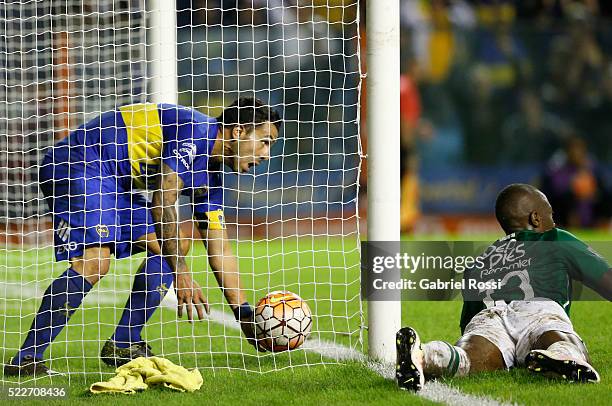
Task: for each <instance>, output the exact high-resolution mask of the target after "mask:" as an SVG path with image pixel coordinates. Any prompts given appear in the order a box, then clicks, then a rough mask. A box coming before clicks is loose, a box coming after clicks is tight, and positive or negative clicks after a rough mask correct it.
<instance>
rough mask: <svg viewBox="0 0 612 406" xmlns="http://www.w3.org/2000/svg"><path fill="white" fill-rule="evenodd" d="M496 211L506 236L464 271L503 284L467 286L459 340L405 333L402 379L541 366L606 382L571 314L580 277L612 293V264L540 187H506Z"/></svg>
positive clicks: (401, 337)
mask: <svg viewBox="0 0 612 406" xmlns="http://www.w3.org/2000/svg"><path fill="white" fill-rule="evenodd" d="M495 214H496V217H497V220H498V222H499V224H500V225H501V227H502V228H503V229H504V231H505V233H506V236H505V237H504V238H501V239H500V240H498V241H496V242H495V243H493V244H492V245H491V246H490V247H489V248H488V249H487V250H486V251H485V253H483V254H482V255H481V256H480V257H479V261H476V263H477V264H478V265H477V266H474V267H473V268H472V269H470V270H468V271H466V273H465V275H464V278H468V279H469V278H473V279H476V280H478V281H483V282H492V281H497V282H498V285H497V288H496V289H491V290H486V291H469V290H464V292H463V296H464V305H463V311H462V314H461V322H460V326H461V333H462V334H463V335H462V337H461V338H460V339H459V340H458V341H457V343H456V344H455V345H452V344H450V343H447V342H444V341H432V342H428V343H425V344H423V345H422V346H421V343H420V339H419V336H418V334H417V333H416V331H415V330H414V329H412V328H410V327H405V328H402V329H401V330H400V331H399V332H398V333H397V373H396V378H397V381H398V385H399V387H400V388H402V389H411V390H419V389H420V388H421V387H422V386H423V384H424V382H425V379H426V378H427V379H431V378H436V377H439V376H464V375H467V374H473V373H477V372H482V371H494V370H498V369H510V368H511V367H513V366H526V367H527V368H528V369H529V370H530V371H532V372H534V373H541V374H544V375H546V376H552V377H561V378H563V379H566V380H569V381H576V382H599V375H598V373H597V371H595V369H594V368H593V367H592V366H591V365H590V359H589V355H588V353H587V350H586V347H585V345H584V343H583V342H582V339H581V338H580V336H579V335H578V334H577V333H576V332H575V331H574V328H573V326H572V323H571V321H570V319H569V309H570V305H571V292H572V281H573V280H574V281H580V282H582V283H584V284H585V285H586V286H588V287H590V288H591V289H593V290H595V291H596V292H598V293H599V294H600V295H601V296H602V297H604V298H605V299H607V300H612V270H611V269H610V265H609V264H608V263H607V262H606V260H605V259H603V258H602V257H601V256H600V255H599V254H597V253H596V252H595V251H593V250H592V249H591V248H590V247H589V246H588V245H586V244H585V243H584V242H582V241H580V240H579V239H577V238H576V237H574V236H573V235H572V234H570V233H569V232H567V231H565V230H562V229H559V228H556V227H555V223H554V221H553V212H552V208H551V206H550V203H549V202H548V199H547V198H546V196H545V195H544V194H543V193H542V192H540V191H539V190H538V189H536V188H535V187H533V186H530V185H525V184H513V185H510V186H508V187H506V188H505V189H503V190H502V191H501V192H500V194H499V196H498V197H497V201H496V204H495Z"/></svg>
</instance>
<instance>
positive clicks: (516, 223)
mask: <svg viewBox="0 0 612 406" xmlns="http://www.w3.org/2000/svg"><path fill="white" fill-rule="evenodd" d="M536 196H538V189H536V188H535V187H533V186H531V185H527V184H525V183H513V184H512V185H508V186H506V187H505V188H504V189H503V190H502V191H501V192H499V195H497V200H496V201H495V217H496V218H497V221H498V222H499V225H500V226H501V227H502V228H503V229H504V231H505V232H506V233H511V232H513V231H517V230H518V229H520V227H521V220H522V217H524V216H528V215H529V211H530V210H531V204H527V205H525V204H524V203H525V201H524V200H523V199H525V198H528V199H533V198H535V197H536Z"/></svg>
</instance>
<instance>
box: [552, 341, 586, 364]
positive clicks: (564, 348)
mask: <svg viewBox="0 0 612 406" xmlns="http://www.w3.org/2000/svg"><path fill="white" fill-rule="evenodd" d="M547 350H548V351H550V352H552V353H553V354H555V355H559V356H561V357H563V358H571V359H573V360H574V361H580V362H587V357H586V355H585V354H584V353H583V352H582V350H581V349H580V348H578V347H577V346H576V345H574V344H572V343H570V342H567V341H557V342H555V343H552V344H551V345H550V347H548V348H547ZM587 363H588V362H587Z"/></svg>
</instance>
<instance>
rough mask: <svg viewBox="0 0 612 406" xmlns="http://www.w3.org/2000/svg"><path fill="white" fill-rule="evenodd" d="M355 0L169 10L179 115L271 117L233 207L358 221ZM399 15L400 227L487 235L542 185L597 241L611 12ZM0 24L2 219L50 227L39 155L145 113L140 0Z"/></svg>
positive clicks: (430, 3)
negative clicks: (514, 203) (122, 109)
mask: <svg viewBox="0 0 612 406" xmlns="http://www.w3.org/2000/svg"><path fill="white" fill-rule="evenodd" d="M368 1H371V2H375V1H376V0H361V1H359V2H358V1H357V0H177V1H176V5H177V69H178V77H177V78H176V80H177V81H178V86H179V103H181V104H184V105H187V106H193V107H195V108H198V109H200V110H202V111H204V112H206V113H209V114H211V115H213V116H214V115H217V114H218V113H219V111H220V109H221V107H222V106H224V105H227V104H229V103H230V102H231V101H233V99H234V98H235V97H236V96H239V95H255V96H257V97H260V98H261V99H263V100H266V101H267V102H269V103H270V104H271V105H272V106H274V107H276V108H278V109H279V110H280V112H281V115H282V117H283V118H284V125H283V131H282V134H283V137H282V139H281V141H280V142H278V143H277V145H276V146H275V148H274V149H273V153H274V156H273V158H272V160H271V161H270V162H269V165H268V167H267V168H257V170H256V171H255V175H256V176H253V177H249V178H244V179H243V180H241V181H240V182H238V180H237V178H236V177H235V176H232V175H228V176H227V179H226V185H227V186H228V188H227V190H228V191H231V193H229V192H228V194H227V196H228V197H227V205H228V210H233V211H234V212H236V214H238V215H240V213H241V212H242V213H244V216H245V217H244V218H245V219H247V220H249V221H254V219H256V218H264V219H266V220H265V221H268V222H269V221H272V220H271V219H275V218H296V217H297V218H305V217H309V216H310V217H316V218H321V219H327V221H331V220H330V219H333V218H346V217H350V216H353V218H354V216H355V209H356V203H357V199H356V198H355V196H356V190H357V182H358V180H359V184H360V187H361V189H360V190H361V192H362V193H361V194H360V197H361V198H360V199H359V203H360V210H361V213H362V218H364V217H365V216H366V211H367V204H366V203H367V202H366V199H365V198H364V197H365V196H366V193H367V176H366V174H367V168H366V167H367V159H364V157H365V153H366V152H367V134H366V125H365V124H366V123H365V121H366V119H367V114H366V112H367V103H366V101H367V98H366V94H365V93H366V92H367V79H365V80H363V82H362V81H360V79H361V78H364V77H365V76H366V74H367V66H366V60H365V59H366V57H365V56H366V53H365V50H366V47H367V38H366V25H367V15H366V11H365V8H366V7H365V6H366V2H368ZM399 1H400V21H401V61H402V62H401V63H402V66H401V72H402V74H401V89H400V91H401V134H400V135H401V140H402V175H403V176H402V228H403V229H404V230H405V231H417V232H419V231H420V232H438V231H443V232H448V231H455V232H464V231H473V230H479V228H483V229H485V230H488V231H490V230H491V228H492V227H497V226H496V225H495V224H494V223H493V224H492V225H491V221H490V220H491V219H492V208H493V204H494V201H495V197H496V194H497V192H498V191H499V190H500V189H501V188H502V187H503V186H505V185H507V184H509V183H512V182H528V183H532V184H535V185H538V186H540V187H541V188H542V190H544V191H545V193H546V194H547V195H548V196H549V198H550V200H551V203H552V205H553V208H554V210H555V216H556V220H557V221H558V223H559V224H560V225H562V226H565V227H600V228H608V227H609V225H610V215H611V209H610V207H611V206H612V205H610V204H609V203H608V202H609V200H610V197H611V195H612V193H611V189H610V185H609V182H610V181H609V179H610V174H611V173H612V143H611V142H610V141H609V140H610V138H611V137H610V135H611V134H610V133H611V132H612V2H610V1H603V0H601V1H598V0H519V1H504V0H473V1H467V0H399ZM5 14H6V15H5V17H6V24H4V25H3V26H2V29H0V31H1V32H0V34H2V35H3V36H4V37H5V38H6V39H7V41H5V42H3V43H2V45H0V51H3V52H6V55H7V58H6V59H5V60H4V61H3V63H0V74H2V76H3V77H4V78H5V82H6V84H5V86H0V107H1V108H2V110H3V111H4V112H5V115H6V117H5V119H4V120H0V135H2V134H5V133H6V134H7V136H6V137H4V136H0V162H4V164H0V165H1V167H0V169H1V170H0V217H1V218H5V217H6V218H9V219H17V220H19V219H24V218H25V219H28V218H30V217H31V216H34V215H37V214H39V213H40V214H44V213H45V206H44V204H42V203H41V202H42V200H41V199H40V196H39V194H38V184H37V182H36V179H37V165H38V162H40V158H41V155H40V154H41V153H42V151H44V150H45V148H46V147H48V146H50V145H51V144H52V143H53V141H54V140H56V139H59V138H62V137H64V136H65V135H66V134H67V133H68V131H69V130H70V129H73V128H76V126H78V125H80V124H82V123H83V122H85V121H87V120H89V119H91V118H93V117H94V116H95V115H97V114H99V113H100V112H101V111H105V110H108V109H112V108H115V107H116V106H118V105H122V104H126V103H134V102H142V101H145V100H148V99H149V96H150V95H149V93H148V92H149V90H150V89H149V85H148V81H147V65H148V63H149V61H148V60H147V58H148V56H147V55H148V53H147V49H146V48H147V46H146V44H147V34H146V31H147V24H146V21H147V12H146V9H145V8H144V2H143V1H142V0H96V1H87V0H83V1H82V2H69V1H67V0H53V1H51V0H46V1H41V2H29V3H27V5H24V6H23V7H12V8H7V9H6V12H5ZM358 22H359V24H358ZM92 27H95V29H92ZM360 47H361V53H359V50H360ZM162 75H163V73H162ZM168 80H174V78H168ZM392 102H394V101H390V103H392ZM360 141H361V144H360ZM360 145H361V146H362V147H363V149H361V150H360ZM360 161H361V162H362V163H363V165H362V167H361V168H362V171H361V172H360V173H358V167H359V163H360ZM256 191H265V192H262V193H257V192H256ZM496 230H497V228H496Z"/></svg>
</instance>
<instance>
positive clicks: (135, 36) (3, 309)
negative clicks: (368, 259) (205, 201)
mask: <svg viewBox="0 0 612 406" xmlns="http://www.w3.org/2000/svg"><path fill="white" fill-rule="evenodd" d="M229 3H230V2H220V1H213V0H207V1H203V2H195V1H194V2H189V1H182V2H174V1H165V0H129V1H128V0H80V1H71V0H19V1H14V2H2V4H1V5H0V358H1V360H2V362H7V361H9V360H11V359H12V358H13V357H14V356H15V354H16V353H17V351H19V349H20V348H21V346H22V344H23V343H24V340H25V339H26V335H27V334H28V331H29V329H30V325H31V324H32V321H33V320H34V318H35V315H36V314H37V311H38V309H39V306H41V299H42V298H43V294H44V292H45V291H46V289H47V288H48V286H50V284H51V283H52V282H53V281H54V280H56V278H58V277H59V276H60V275H61V274H63V273H64V272H65V271H66V270H67V269H68V268H69V264H68V261H65V260H63V261H59V262H58V261H56V258H55V249H54V246H53V239H54V235H56V236H57V235H59V236H60V237H65V233H66V230H65V227H66V226H65V225H63V224H62V223H60V227H57V226H56V227H54V225H53V218H54V215H57V214H58V213H56V212H53V211H52V209H51V208H50V207H49V206H48V202H47V201H46V200H45V198H44V196H43V194H42V192H41V189H40V186H41V185H40V182H39V171H40V170H41V169H42V165H41V162H42V160H43V157H44V156H45V154H46V153H47V152H48V151H53V150H54V149H53V148H54V144H55V143H57V142H59V141H60V140H63V139H65V138H66V137H67V136H68V135H69V134H70V133H71V132H72V131H74V130H76V129H77V128H78V127H79V126H81V125H83V124H84V123H86V122H88V121H90V120H92V119H94V118H96V117H98V116H99V115H100V114H102V113H104V112H107V111H112V110H117V109H119V108H120V107H121V106H125V105H130V104H140V103H170V104H180V105H183V106H186V107H188V108H192V109H194V111H195V110H197V111H199V112H201V113H204V114H206V115H208V116H210V117H217V116H218V115H219V114H220V113H221V111H222V110H223V108H224V107H226V106H228V105H229V104H230V103H232V102H233V101H234V100H235V99H236V98H238V97H245V96H246V97H256V98H259V99H261V100H263V101H264V102H265V103H266V104H268V105H269V106H270V107H271V108H273V109H275V110H276V111H278V112H279V113H280V116H281V118H282V126H281V137H280V139H279V141H277V143H276V144H275V145H274V147H273V148H272V157H271V159H270V160H269V162H267V163H265V164H262V165H261V166H259V167H257V168H253V169H252V170H251V171H250V172H249V173H246V174H242V175H236V174H235V173H231V171H229V169H227V168H226V170H225V171H224V172H223V174H222V175H220V176H222V179H223V185H224V187H223V190H224V193H223V210H224V214H225V222H226V224H227V232H228V235H229V239H230V245H231V247H232V250H233V252H234V254H235V255H236V257H237V259H238V264H239V270H240V275H241V281H242V286H243V289H244V291H245V293H246V296H247V299H248V302H249V303H250V304H251V305H255V304H256V303H257V302H258V300H259V299H261V298H262V297H264V296H265V295H266V294H268V293H269V292H272V291H277V290H288V291H291V292H294V293H296V294H298V295H299V296H300V297H302V298H303V299H304V300H305V301H306V302H307V303H308V305H309V307H310V309H311V310H312V321H313V324H312V332H311V334H310V337H309V338H308V339H307V340H306V341H305V343H304V345H302V346H301V347H300V348H298V349H296V350H293V351H286V352H279V353H274V352H268V353H257V352H256V351H255V350H254V349H253V348H252V347H251V346H250V345H249V344H248V343H247V341H246V340H245V339H244V337H243V335H242V332H241V331H240V329H239V327H238V324H237V323H236V322H235V320H234V315H233V314H232V312H231V310H230V308H229V306H228V305H227V303H226V301H225V299H224V296H223V293H222V291H221V290H220V289H219V287H218V284H217V281H216V280H215V277H214V275H213V273H212V272H211V270H210V268H209V264H208V259H209V258H208V256H207V252H206V250H205V249H204V247H203V246H202V244H201V243H200V236H199V234H198V232H197V230H196V228H195V226H194V224H195V223H194V221H193V219H192V210H193V207H192V204H191V203H190V202H189V201H182V200H181V202H180V205H179V216H180V218H181V228H182V229H183V230H184V231H186V232H187V233H188V235H189V236H190V237H189V239H190V241H189V242H190V247H191V249H190V251H189V253H188V254H187V256H186V260H187V265H188V267H189V268H190V269H191V272H192V274H193V277H194V279H195V280H197V281H198V283H199V284H200V286H202V288H203V291H204V295H205V296H206V297H207V298H208V302H209V304H210V307H211V314H210V316H208V317H206V318H205V320H203V321H201V322H198V323H194V324H190V323H187V321H186V320H185V319H184V318H183V319H178V318H177V314H176V302H175V301H172V300H166V301H165V302H164V303H163V304H162V305H161V306H160V307H159V308H158V309H157V310H156V311H155V313H154V314H153V316H152V317H151V319H150V320H149V321H148V322H147V323H146V325H145V327H144V329H143V332H142V334H143V337H144V339H145V340H146V342H147V343H148V344H150V345H151V347H152V349H153V351H154V353H155V354H157V355H159V356H163V357H166V358H168V359H170V360H172V361H174V362H176V363H179V364H181V365H184V366H186V367H197V368H199V369H200V370H202V371H206V370H210V371H214V370H221V369H224V370H237V371H250V372H257V373H266V372H270V371H276V370H281V369H286V368H293V367H297V366H305V365H306V366H310V365H320V364H334V363H338V362H342V361H343V360H344V359H345V356H344V355H343V354H344V352H345V351H346V350H347V349H348V350H350V351H352V352H353V353H356V352H359V353H362V352H363V351H364V340H363V331H364V327H365V326H364V311H363V308H362V302H361V299H360V242H361V241H360V238H361V236H360V230H361V229H360V220H361V217H360V213H359V209H360V206H359V202H358V192H359V184H358V175H359V171H360V161H361V150H360V148H361V147H360V140H359V125H360V124H359V97H360V96H359V89H360V81H361V80H360V76H361V69H360V55H359V45H360V43H359V41H360V27H359V2H358V1H356V0H283V1H281V0H251V1H248V2H241V3H240V5H239V6H237V5H236V4H238V3H236V4H231V5H230V4H229ZM242 3H244V4H242ZM370 3H374V2H370ZM390 3H393V2H390ZM368 7H369V8H372V7H370V5H368ZM383 8H384V9H385V10H386V12H387V13H391V14H381V12H378V17H377V12H376V11H371V10H370V11H369V15H368V19H369V20H370V21H373V20H372V18H376V19H377V21H380V22H383V21H384V23H385V24H387V23H388V21H389V20H392V18H391V19H390V18H389V16H390V15H393V13H394V12H395V13H396V11H394V10H395V9H394V6H393V5H390V6H389V7H383ZM396 15H397V13H396ZM385 20H387V21H385ZM368 30H369V31H368V43H369V44H370V43H371V44H377V43H380V44H382V45H380V46H376V48H377V49H378V50H373V51H372V57H374V59H375V60H374V61H373V60H372V57H370V56H368V59H369V61H368V62H369V68H368V69H369V72H368V75H369V76H368V80H369V81H370V84H369V86H370V87H369V96H368V100H369V105H370V106H375V105H379V106H380V109H376V110H374V109H372V111H371V112H370V113H369V116H370V118H369V119H368V126H369V127H370V128H373V127H372V126H374V127H376V134H377V135H376V137H380V138H378V139H377V140H376V141H375V140H372V141H371V142H370V144H369V145H370V147H369V148H370V149H369V151H368V154H369V159H370V162H371V167H370V170H371V173H370V179H371V181H370V185H369V190H368V193H369V194H370V195H372V194H378V198H376V199H373V200H372V199H370V201H369V212H370V215H369V218H370V219H371V218H372V217H374V214H372V213H375V212H377V211H379V210H382V211H383V212H385V213H386V214H385V216H384V218H383V217H382V216H377V218H378V220H381V219H382V220H385V218H386V219H387V220H389V221H390V222H392V218H393V216H391V217H389V213H394V211H395V210H396V208H397V207H396V206H397V205H395V203H391V204H389V203H385V202H387V201H388V200H389V199H391V198H393V199H395V198H396V196H395V194H394V195H393V196H389V190H390V189H389V187H390V185H391V184H392V183H393V182H392V181H390V182H391V183H388V184H386V186H385V184H384V183H382V182H381V183H380V184H378V181H373V179H378V177H379V176H381V174H384V176H383V178H388V179H394V178H393V176H391V177H389V176H388V174H389V173H392V172H393V171H394V170H395V166H394V165H395V164H394V163H392V162H390V160H389V159H388V157H389V155H388V151H389V150H391V149H392V147H393V146H394V145H395V138H394V137H397V133H398V132H396V129H397V128H396V127H397V126H395V124H393V123H390V121H391V120H393V116H392V115H393V114H395V107H396V106H395V105H397V103H390V102H389V95H394V94H395V92H396V91H397V89H394V88H393V86H395V84H394V82H392V81H390V82H388V83H387V84H382V85H381V84H377V83H378V82H377V81H376V80H374V79H373V78H374V77H373V75H381V74H382V76H385V75H386V76H390V75H389V72H390V71H389V70H388V69H389V66H392V65H393V63H391V64H390V63H389V61H393V60H394V59H393V58H395V56H393V55H392V52H391V47H392V46H394V45H393V44H394V42H393V41H394V40H391V41H389V40H386V39H384V38H382V37H384V36H385V33H384V31H385V29H380V30H379V29H375V30H372V29H371V28H368ZM393 35H395V34H393ZM377 37H380V39H378V40H377ZM395 52H397V49H396V50H395ZM361 57H364V56H363V55H362V56H361ZM384 58H387V62H386V63H385V65H386V69H387V70H386V71H385V72H386V73H382V72H383V70H382V69H383V67H382V66H380V65H379V66H378V67H377V65H376V64H377V63H379V62H380V61H382V60H383V59H384ZM376 60H377V61H379V62H376ZM393 72H395V71H393ZM383 93H386V94H385V95H384V96H383ZM393 97H394V96H393ZM394 104H395V105H394ZM379 113H380V114H379ZM385 122H386V124H383V123H385ZM398 125H399V124H398ZM381 129H385V131H380V130H381ZM114 130H116V131H117V132H119V131H121V130H122V129H121V128H119V127H117V128H114ZM370 134H374V131H370ZM146 141H148V140H146ZM377 143H389V144H388V145H387V146H383V145H379V146H378V147H377V146H376V145H374V144H377ZM111 144H112V143H111ZM117 147H118V148H119V145H118V146H117ZM382 149H384V150H385V151H386V152H383V151H382ZM396 150H397V149H396ZM385 154H386V158H384V156H385ZM376 157H378V158H376ZM381 157H383V159H382V160H381V161H377V160H376V159H380V158H381ZM385 159H386V162H385ZM377 162H379V163H377ZM385 165H387V166H385ZM389 165H390V166H389ZM398 176H399V172H398ZM397 183H398V185H397V186H398V187H399V181H398V182H397ZM130 193H134V195H135V194H136V193H139V192H137V191H136V190H134V191H130ZM65 198H66V199H70V196H69V195H66V196H65ZM397 200H398V202H399V193H398V194H397ZM398 204H399V203H398ZM122 209H123V210H128V211H129V210H131V209H130V208H129V207H126V208H122ZM62 227H64V228H62ZM397 227H399V225H398V224H393V225H389V224H388V223H382V222H381V223H378V224H376V222H372V221H371V220H369V224H368V234H369V235H368V237H369V238H370V239H375V240H386V239H397V238H398V237H397V236H394V235H393V238H391V237H392V233H391V234H390V233H389V232H388V231H389V230H395V229H396V228H397ZM130 228H131V227H129V225H128V226H127V228H126V230H129V229H130ZM381 230H382V231H381ZM385 230H386V231H385ZM103 231H104V228H101V231H100V232H103ZM383 231H384V233H383ZM126 232H127V231H126ZM66 249H72V247H71V246H69V247H68V248H66ZM145 258H146V255H145V254H143V253H140V254H137V255H134V256H131V257H129V258H123V259H116V258H112V259H111V266H110V271H109V272H108V274H107V275H106V276H104V277H103V278H102V279H101V280H100V282H99V283H98V284H96V285H95V286H94V287H93V288H92V290H91V291H90V292H89V293H88V294H87V295H86V296H85V298H84V299H83V302H82V304H81V305H80V307H79V308H78V310H76V311H75V312H74V314H73V315H72V317H71V319H70V321H69V323H68V324H67V326H66V327H65V328H64V329H63V330H62V331H61V333H59V335H58V336H57V338H55V340H54V341H53V343H52V344H51V345H50V346H49V347H48V349H47V350H46V352H45V354H44V360H45V362H46V363H47V365H48V366H50V367H51V368H52V369H53V370H56V371H59V372H62V373H64V377H65V378H58V379H60V380H61V379H67V382H68V383H69V382H70V380H71V379H72V377H73V376H75V375H83V376H84V377H85V380H86V381H87V382H89V381H90V380H91V379H99V377H100V376H105V378H106V375H111V374H113V373H114V368H110V367H108V366H106V365H105V364H104V363H103V362H102V361H101V360H100V352H101V349H102V347H103V345H104V343H105V341H106V340H107V339H108V338H109V337H110V336H111V335H112V334H113V332H114V331H115V328H116V326H117V324H118V322H119V320H120V318H121V316H122V312H123V310H124V305H125V304H126V301H127V298H128V297H129V295H130V291H131V289H132V284H133V281H134V278H135V276H136V275H137V274H138V272H139V267H140V265H141V263H142V262H143V261H144V260H145ZM163 288H167V286H161V285H160V289H163ZM170 299H171V298H170ZM387 305H388V304H383V303H371V304H369V346H370V354H371V355H372V356H373V357H374V358H377V359H382V360H387V361H388V360H390V359H391V358H392V356H393V355H392V351H393V350H392V348H391V347H390V344H389V338H390V337H389V334H388V332H389V331H391V330H393V329H396V325H395V324H394V323H392V322H390V320H391V319H390V318H389V317H390V314H391V313H390V312H389V311H388V310H385V308H387V307H386V306H387ZM387 309H388V308H387ZM381 315H385V318H383V317H381ZM394 334H395V331H393V333H392V335H391V344H392V342H393V335H394ZM31 379H32V378H31V377H26V376H23V377H20V378H10V377H6V376H4V375H3V372H2V371H1V370H0V383H2V384H3V383H5V382H14V381H19V382H27V381H29V380H31Z"/></svg>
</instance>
